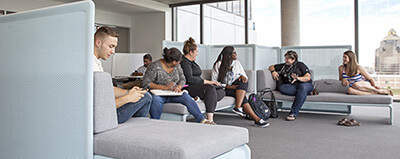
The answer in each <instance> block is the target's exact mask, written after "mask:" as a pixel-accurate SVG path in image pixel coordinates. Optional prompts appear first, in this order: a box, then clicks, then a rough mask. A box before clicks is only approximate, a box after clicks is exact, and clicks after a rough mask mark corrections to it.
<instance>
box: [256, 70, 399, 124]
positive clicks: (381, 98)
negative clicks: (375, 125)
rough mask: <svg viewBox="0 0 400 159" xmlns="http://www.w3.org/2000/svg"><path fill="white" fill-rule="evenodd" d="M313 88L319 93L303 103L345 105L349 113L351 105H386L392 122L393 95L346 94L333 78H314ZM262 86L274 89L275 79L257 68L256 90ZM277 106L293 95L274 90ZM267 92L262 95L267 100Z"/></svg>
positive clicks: (259, 89)
mask: <svg viewBox="0 0 400 159" xmlns="http://www.w3.org/2000/svg"><path fill="white" fill-rule="evenodd" d="M313 85H314V88H316V89H317V90H318V91H319V95H313V96H307V100H306V102H305V104H307V103H311V104H319V105H320V106H321V107H324V106H335V105H346V106H347V109H348V112H349V113H351V106H371V107H388V108H389V109H390V115H389V117H390V120H389V124H391V125H392V124H393V97H392V96H387V95H348V94H346V93H347V88H348V87H346V86H342V84H341V83H340V81H338V80H335V79H326V80H316V81H314V82H313ZM263 88H271V89H272V90H275V89H276V81H274V80H273V78H272V76H271V72H270V71H268V70H257V91H261V90H262V89H263ZM274 94H275V98H276V101H277V102H278V107H279V108H282V104H283V103H285V102H289V103H292V102H293V100H294V96H287V95H283V94H282V93H280V92H279V91H274ZM269 98H270V95H269V94H265V95H264V99H265V100H268V99H269Z"/></svg>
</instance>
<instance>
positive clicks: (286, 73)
mask: <svg viewBox="0 0 400 159" xmlns="http://www.w3.org/2000/svg"><path fill="white" fill-rule="evenodd" d="M297 60H298V55H297V53H296V52H295V51H288V52H286V54H285V63H281V64H276V65H271V66H269V70H270V71H271V74H272V77H273V78H274V79H275V80H277V81H278V82H277V83H278V85H277V88H278V89H279V91H280V92H281V93H282V94H285V95H290V96H296V97H295V98H294V101H293V104H292V109H291V110H290V113H289V115H288V116H287V117H286V120H288V121H293V120H295V119H296V116H297V115H299V110H300V108H301V107H302V106H303V104H304V101H306V98H307V94H310V92H311V91H312V90H313V85H312V80H311V75H310V71H309V69H308V67H307V66H306V65H305V64H304V63H303V62H299V61H297Z"/></svg>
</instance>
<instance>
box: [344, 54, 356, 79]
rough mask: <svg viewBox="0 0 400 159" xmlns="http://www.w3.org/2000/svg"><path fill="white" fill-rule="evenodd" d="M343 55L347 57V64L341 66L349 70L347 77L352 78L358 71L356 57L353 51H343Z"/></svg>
mask: <svg viewBox="0 0 400 159" xmlns="http://www.w3.org/2000/svg"><path fill="white" fill-rule="evenodd" d="M343 54H345V55H347V56H348V57H349V63H347V64H346V65H345V64H343V66H344V67H345V68H348V69H349V72H348V76H349V77H353V76H354V75H356V74H357V70H358V63H357V56H356V54H355V53H354V52H353V51H350V50H348V51H345V52H344V53H343Z"/></svg>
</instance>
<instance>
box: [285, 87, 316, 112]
mask: <svg viewBox="0 0 400 159" xmlns="http://www.w3.org/2000/svg"><path fill="white" fill-rule="evenodd" d="M313 88H314V87H313V85H312V84H311V83H309V82H304V83H303V82H295V83H294V84H283V85H282V86H280V87H279V91H280V92H281V93H282V94H285V95H289V96H296V97H295V98H294V101H293V104H292V109H291V110H290V114H293V115H295V116H297V115H299V111H300V108H301V107H302V106H303V104H304V101H306V98H307V94H309V93H310V92H311V91H312V90H313Z"/></svg>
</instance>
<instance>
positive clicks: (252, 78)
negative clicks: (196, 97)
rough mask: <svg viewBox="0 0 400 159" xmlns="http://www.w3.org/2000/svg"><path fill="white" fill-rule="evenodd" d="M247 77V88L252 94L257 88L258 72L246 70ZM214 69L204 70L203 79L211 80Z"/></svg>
mask: <svg viewBox="0 0 400 159" xmlns="http://www.w3.org/2000/svg"><path fill="white" fill-rule="evenodd" d="M245 72H246V75H247V77H249V79H248V82H249V86H248V88H247V92H249V93H251V92H254V91H255V88H256V86H255V85H256V72H255V71H254V70H245ZM211 75H212V69H205V70H202V73H201V78H203V79H206V80H211Z"/></svg>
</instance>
